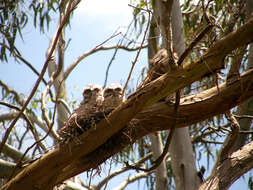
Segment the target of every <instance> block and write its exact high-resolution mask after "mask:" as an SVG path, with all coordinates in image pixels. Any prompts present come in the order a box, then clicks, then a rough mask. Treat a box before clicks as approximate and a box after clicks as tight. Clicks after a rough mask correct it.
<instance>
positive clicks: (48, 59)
mask: <svg viewBox="0 0 253 190" xmlns="http://www.w3.org/2000/svg"><path fill="white" fill-rule="evenodd" d="M72 10H73V8H72V6H71V2H69V5H68V9H67V13H66V15H65V16H64V18H63V21H62V23H61V24H60V26H59V27H58V29H57V34H56V36H55V39H54V43H53V45H52V48H51V49H50V51H49V54H48V56H47V59H46V61H45V64H44V66H43V68H42V71H41V74H40V76H39V78H38V79H37V81H36V83H35V85H34V87H33V89H32V92H31V93H30V95H29V97H28V98H27V100H26V101H25V103H24V105H23V107H22V109H21V110H20V112H19V114H18V115H17V117H16V118H15V119H14V120H13V121H12V123H11V124H10V126H9V127H8V129H7V130H6V132H5V134H4V137H3V140H2V143H1V144H0V152H2V149H3V145H4V144H5V143H6V141H7V139H8V137H9V135H10V133H11V130H12V128H13V127H14V126H15V124H16V122H17V121H18V119H19V118H20V116H21V115H22V113H23V112H24V110H25V109H26V107H27V106H28V104H29V102H30V101H31V99H32V97H33V96H34V94H35V92H36V91H37V88H38V86H39V84H40V82H41V80H42V78H43V76H44V74H45V72H46V70H47V66H48V63H49V61H50V59H51V55H52V53H53V52H54V49H55V47H56V44H57V41H58V38H59V35H60V33H61V31H62V29H63V27H64V25H65V24H66V23H67V22H68V19H69V16H70V14H71V12H72Z"/></svg>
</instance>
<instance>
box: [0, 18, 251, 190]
mask: <svg viewBox="0 0 253 190" xmlns="http://www.w3.org/2000/svg"><path fill="white" fill-rule="evenodd" d="M252 32H253V19H251V20H249V22H247V23H246V24H245V25H243V26H242V27H240V28H239V29H238V30H237V31H234V32H232V33H231V34H229V35H227V36H226V37H224V38H223V39H221V40H219V41H217V42H216V43H214V44H213V46H212V47H211V48H210V49H209V50H208V51H207V52H206V53H205V54H204V55H203V56H201V57H200V58H199V59H198V60H197V61H195V62H193V63H191V64H184V68H179V69H178V70H176V71H175V72H173V73H166V74H164V75H162V76H161V77H159V78H157V79H156V80H154V81H152V82H151V83H149V84H147V85H145V86H144V87H142V88H141V89H139V90H138V91H137V92H136V93H134V94H133V95H132V96H130V97H129V98H128V99H127V100H126V101H125V102H124V103H122V104H121V105H119V106H118V107H117V108H116V109H115V110H114V111H113V112H111V113H110V114H109V116H108V117H107V119H106V120H105V119H104V120H102V121H100V122H99V123H98V124H97V125H96V130H89V131H87V132H86V133H84V134H82V135H81V136H79V139H80V142H81V143H80V144H77V143H75V142H69V143H68V144H66V145H65V146H63V147H60V148H56V149H55V150H53V151H51V152H49V153H47V154H46V155H44V156H43V157H42V158H40V159H39V160H37V161H35V162H33V163H32V164H30V165H29V166H27V168H26V171H25V172H21V173H19V174H18V175H17V176H15V177H14V178H13V179H12V180H11V181H10V182H9V183H7V184H5V186H4V187H3V188H4V189H6V187H8V190H11V189H17V188H25V189H27V190H29V189H33V187H34V186H33V187H31V184H30V177H31V176H32V178H33V179H34V181H36V183H35V184H34V185H35V186H39V187H41V189H43V188H44V187H45V188H48V187H49V186H50V187H52V186H53V185H54V184H57V183H59V182H60V181H62V179H63V178H65V177H67V178H68V177H70V176H72V175H73V174H77V173H78V172H80V170H81V171H83V168H84V167H86V169H88V168H89V167H91V166H95V165H96V164H98V163H100V162H95V164H94V160H95V159H94V158H96V157H97V156H94V155H93V157H92V159H89V162H88V163H86V165H85V166H84V165H82V164H81V165H78V164H79V163H80V162H79V161H80V160H79V158H82V160H83V161H84V158H85V157H86V156H88V155H89V154H91V153H92V152H94V151H95V150H96V149H98V147H99V146H101V145H103V144H104V143H105V142H106V141H107V140H108V139H110V138H111V137H112V136H113V135H115V134H117V133H118V132H119V131H121V130H122V129H124V128H125V126H126V125H127V123H129V122H130V121H131V120H132V119H133V118H134V117H137V115H138V114H139V115H138V117H139V116H142V117H144V118H145V115H141V111H144V110H145V109H147V108H148V107H150V106H152V105H153V104H154V103H156V102H157V101H158V100H160V99H161V98H163V97H166V96H168V95H170V94H172V93H174V92H176V91H177V90H179V89H182V88H184V87H185V86H187V85H189V84H191V83H192V82H194V81H196V80H199V79H201V78H202V77H203V76H205V75H206V74H209V73H210V72H211V71H214V70H218V69H220V68H222V66H223V59H224V57H225V56H226V55H227V54H228V53H230V52H231V51H232V50H234V49H235V48H237V47H240V46H242V45H245V44H247V43H250V42H251V41H252V40H253V36H252ZM251 74H252V70H251V71H248V72H246V73H245V74H243V75H242V76H241V79H240V80H239V79H238V81H235V82H234V83H233V85H227V84H223V85H221V86H220V87H219V89H220V94H219V95H218V96H217V89H216V88H215V89H213V88H212V89H209V90H208V91H207V92H208V93H207V94H211V93H216V94H212V95H213V96H212V97H209V98H210V99H208V101H210V100H211V99H212V98H214V97H215V98H217V99H216V100H217V102H215V103H219V105H224V106H220V109H219V110H217V107H216V108H215V111H214V110H213V106H214V102H213V101H212V104H210V102H205V103H209V106H210V109H211V108H212V110H211V111H210V110H209V109H206V105H205V108H204V109H203V107H202V109H203V110H202V111H201V110H200V109H198V111H197V115H193V111H194V110H190V111H189V110H188V111H186V112H184V114H186V115H187V113H188V114H189V113H190V114H191V116H190V117H189V118H190V120H191V121H189V123H187V125H189V124H190V123H191V122H192V123H195V122H196V121H199V120H203V118H209V117H211V116H213V114H219V113H220V112H223V113H224V109H226V110H227V109H228V107H233V106H235V105H237V104H238V103H239V102H240V101H242V100H243V99H244V98H247V96H248V97H249V96H252V88H251V87H252V86H251V85H252V82H250V81H251V80H252V75H251ZM244 82H248V83H244ZM242 83H244V85H242ZM226 85H227V86H226ZM230 90H233V91H230ZM225 91H226V94H223V93H224V92H225ZM242 93H243V96H240V95H241V94H242ZM202 95H203V94H202ZM205 96H206V94H205V95H204V97H203V98H204V99H201V101H199V104H197V103H196V102H195V104H194V106H195V105H196V104H197V105H198V106H201V105H202V106H203V104H202V102H204V100H205V98H206V97H205ZM200 98H201V97H200ZM223 98H225V99H223ZM192 99H194V97H191V99H190V101H191V102H192ZM183 100H184V99H183ZM183 100H182V101H183ZM198 100H200V99H198ZM212 100H213V99H212ZM220 100H222V101H221V102H220ZM224 100H225V101H224ZM244 100H245V99H244ZM232 101H233V102H232ZM224 102H226V103H227V102H229V104H228V105H227V104H224ZM184 103H185V102H184ZM188 103H189V101H188ZM222 103H223V104H222ZM216 106H217V104H216ZM183 107H184V106H182V107H181V106H180V107H179V109H178V111H179V112H178V114H179V115H178V116H179V118H177V126H178V124H179V123H181V126H182V125H183V124H186V122H185V121H186V120H187V118H188V117H185V116H184V115H180V114H182V112H181V111H182V108H183ZM188 108H189V107H188ZM166 110H167V111H168V107H167V106H166ZM172 110H173V109H172ZM170 111H171V110H170ZM195 111H196V110H195ZM172 113H173V112H172ZM153 114H154V112H153ZM153 116H154V117H155V116H157V115H153ZM158 116H159V115H158ZM163 116H164V115H163ZM181 116H182V118H183V119H181ZM193 116H194V117H193ZM149 117H150V115H149ZM197 117H198V118H197ZM119 118H121V119H119ZM162 118H164V119H162V122H163V126H164V125H167V123H166V122H165V121H166V120H165V118H166V116H165V117H162ZM189 118H188V119H189ZM153 119H154V118H153ZM154 121H155V122H156V121H157V120H154ZM170 121H171V120H170ZM149 122H151V121H150V120H149ZM160 122H161V118H160ZM151 123H152V122H151ZM112 125H113V127H111V126H112ZM168 125H169V124H168ZM146 127H153V126H152V125H150V124H149V125H146ZM160 127H161V126H160ZM166 127H168V126H164V127H162V128H159V127H158V128H152V129H151V128H148V129H145V130H144V129H143V128H142V127H135V128H132V132H133V134H132V135H134V136H130V137H131V139H130V140H133V139H138V138H140V137H142V136H143V135H146V134H147V133H150V132H154V130H155V131H157V130H163V129H165V128H166ZM94 139H96V141H94ZM123 139H124V140H126V139H125V138H123ZM118 140H121V139H118ZM130 140H129V138H128V141H127V142H128V143H127V144H123V145H121V144H119V148H122V146H127V145H128V144H129V143H130ZM116 142H117V141H116ZM131 142H132V141H131ZM117 148H118V147H117V146H115V144H114V149H113V151H116V149H117ZM69 150H71V154H66V153H68V152H69ZM107 151H108V150H107ZM113 151H112V152H113ZM117 151H118V150H117ZM117 151H116V152H117ZM112 152H108V153H106V154H105V155H104V157H102V158H99V159H101V160H100V161H104V160H105V159H106V157H108V156H110V155H111V153H112ZM73 158H75V160H76V161H73ZM56 160H57V162H56ZM86 161H87V160H86ZM91 161H92V162H91ZM81 163H82V162H81ZM75 164H77V165H75ZM92 164H93V165H92ZM72 166H74V167H72ZM38 171H39V172H38ZM48 171H50V172H48ZM65 179H66V178H65ZM45 188H44V189H45Z"/></svg>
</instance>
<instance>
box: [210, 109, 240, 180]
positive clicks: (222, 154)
mask: <svg viewBox="0 0 253 190" xmlns="http://www.w3.org/2000/svg"><path fill="white" fill-rule="evenodd" d="M225 116H226V117H227V119H228V120H229V121H230V124H231V130H232V132H231V133H230V134H229V136H228V137H227V139H226V140H225V142H224V143H223V146H222V148H221V149H220V151H219V156H218V157H217V160H216V162H215V165H214V167H213V169H212V172H211V175H210V176H212V175H213V172H215V171H216V168H217V167H219V166H220V165H221V164H222V162H223V161H224V160H225V159H227V158H228V157H229V155H231V154H232V153H233V152H232V150H233V147H234V144H235V142H236V139H237V136H238V134H239V130H240V125H239V123H238V122H237V120H236V119H235V117H234V116H233V115H232V114H231V113H230V111H229V112H227V113H226V114H225Z"/></svg>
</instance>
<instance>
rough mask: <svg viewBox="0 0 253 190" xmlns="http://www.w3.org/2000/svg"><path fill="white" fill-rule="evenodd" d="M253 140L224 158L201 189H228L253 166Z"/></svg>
mask: <svg viewBox="0 0 253 190" xmlns="http://www.w3.org/2000/svg"><path fill="white" fill-rule="evenodd" d="M252 156H253V142H251V143H249V144H247V145H245V146H243V147H242V149H240V150H238V151H236V152H234V153H233V154H232V155H231V156H229V157H228V158H227V159H226V160H224V161H223V162H222V163H221V164H220V165H219V166H218V167H217V168H216V170H215V171H214V172H213V174H212V175H211V176H210V177H208V178H207V179H206V181H205V182H204V183H203V184H202V185H201V186H200V188H199V190H206V189H228V188H229V187H230V186H231V185H232V184H233V183H234V182H235V181H236V180H237V179H238V178H239V177H240V176H242V175H243V174H244V173H246V172H247V171H249V170H250V169H251V168H253V159H252Z"/></svg>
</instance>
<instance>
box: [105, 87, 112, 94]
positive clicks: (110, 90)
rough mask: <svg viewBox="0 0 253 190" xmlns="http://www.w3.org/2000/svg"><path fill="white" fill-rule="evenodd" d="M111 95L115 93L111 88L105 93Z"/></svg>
mask: <svg viewBox="0 0 253 190" xmlns="http://www.w3.org/2000/svg"><path fill="white" fill-rule="evenodd" d="M111 93H113V89H111V88H108V89H106V90H105V91H104V94H111Z"/></svg>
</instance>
